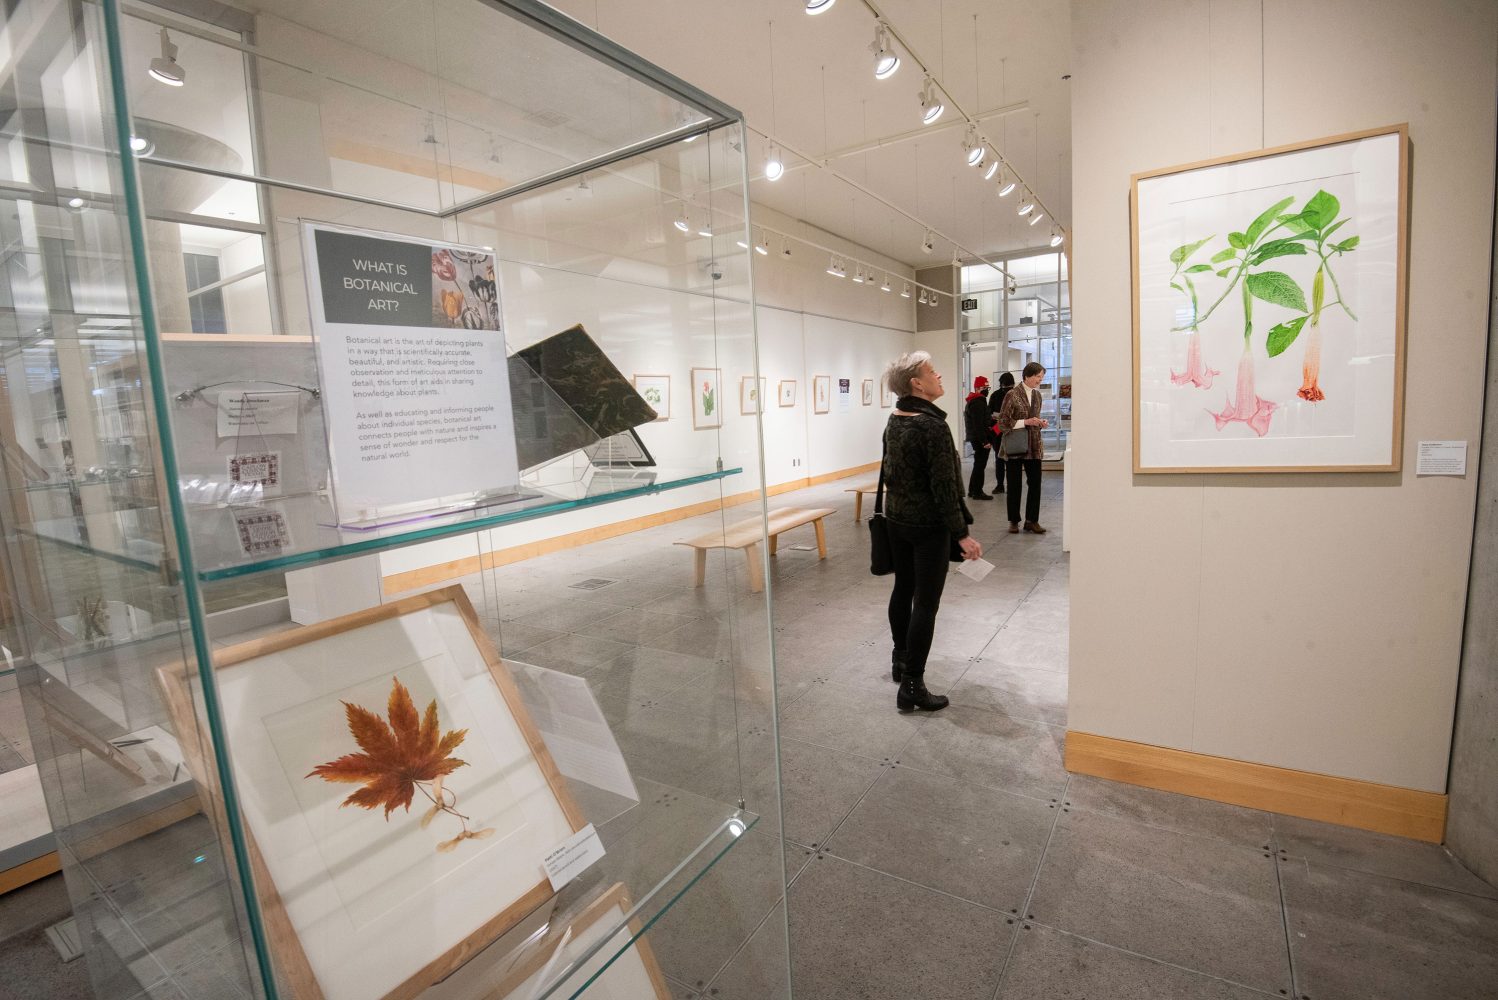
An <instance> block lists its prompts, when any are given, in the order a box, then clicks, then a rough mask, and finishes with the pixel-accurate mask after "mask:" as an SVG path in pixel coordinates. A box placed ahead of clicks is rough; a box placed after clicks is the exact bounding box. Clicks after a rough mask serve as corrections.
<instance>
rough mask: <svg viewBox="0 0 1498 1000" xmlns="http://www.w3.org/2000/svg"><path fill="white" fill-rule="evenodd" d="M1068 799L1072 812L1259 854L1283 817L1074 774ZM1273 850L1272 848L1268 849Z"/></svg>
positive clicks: (1067, 794)
mask: <svg viewBox="0 0 1498 1000" xmlns="http://www.w3.org/2000/svg"><path fill="white" fill-rule="evenodd" d="M1066 800H1067V801H1068V802H1069V803H1071V807H1072V808H1073V809H1081V810H1086V811H1091V812H1101V813H1107V814H1108V815H1109V816H1116V817H1118V818H1120V819H1127V820H1132V821H1134V822H1136V823H1143V824H1145V825H1146V826H1156V827H1162V828H1164V829H1167V830H1175V831H1178V832H1180V833H1193V834H1197V835H1199V836H1203V837H1215V838H1217V839H1218V840H1227V841H1231V842H1233V843H1235V844H1238V845H1240V846H1242V847H1249V848H1255V849H1257V850H1259V851H1261V852H1262V851H1263V850H1264V849H1265V847H1266V846H1269V845H1272V843H1273V841H1272V839H1271V838H1272V836H1273V828H1274V825H1275V823H1276V822H1277V821H1278V820H1279V819H1281V818H1282V817H1276V816H1272V815H1271V814H1269V813H1266V812H1260V811H1259V810H1257V809H1245V808H1243V807H1242V806H1234V805H1228V804H1227V803H1225V802H1213V801H1211V800H1210V799H1197V798H1192V797H1191V796H1189V795H1177V794H1175V793H1174V792H1162V791H1160V790H1158V789H1154V788H1141V787H1139V786H1138V785H1126V784H1123V783H1121V782H1117V781H1108V780H1106V779H1104V778H1093V777H1090V776H1088V775H1085V774H1074V775H1072V779H1071V784H1070V785H1068V786H1067V787H1066ZM1269 849H1270V850H1273V847H1272V846H1269Z"/></svg>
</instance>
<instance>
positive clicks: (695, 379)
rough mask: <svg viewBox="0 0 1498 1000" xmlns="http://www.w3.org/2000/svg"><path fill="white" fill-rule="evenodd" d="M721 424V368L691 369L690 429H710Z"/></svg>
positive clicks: (716, 427)
mask: <svg viewBox="0 0 1498 1000" xmlns="http://www.w3.org/2000/svg"><path fill="white" fill-rule="evenodd" d="M722 426H723V370H722V369H721V368H693V369H692V430H694V431H711V430H716V429H718V428H719V427H722Z"/></svg>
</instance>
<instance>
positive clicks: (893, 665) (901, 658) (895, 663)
mask: <svg viewBox="0 0 1498 1000" xmlns="http://www.w3.org/2000/svg"><path fill="white" fill-rule="evenodd" d="M889 676H890V678H891V679H892V680H893V681H894V682H895V683H896V684H898V683H900V681H901V679H903V678H904V676H905V651H904V650H903V649H895V650H891V651H890V654H889Z"/></svg>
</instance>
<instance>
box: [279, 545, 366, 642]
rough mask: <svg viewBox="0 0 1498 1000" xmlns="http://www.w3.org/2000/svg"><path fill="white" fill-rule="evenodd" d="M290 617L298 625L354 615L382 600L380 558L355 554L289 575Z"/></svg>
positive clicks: (288, 600) (287, 595) (292, 571)
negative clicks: (348, 557) (350, 557)
mask: <svg viewBox="0 0 1498 1000" xmlns="http://www.w3.org/2000/svg"><path fill="white" fill-rule="evenodd" d="M286 598H287V603H288V604H289V605H290V609H291V620H292V621H294V622H296V623H297V624H298V625H315V624H316V623H317V622H323V621H327V620H328V619H329V618H337V617H339V616H340V615H347V614H353V613H354V612H355V611H362V610H363V609H365V608H372V607H374V606H375V605H377V604H379V603H380V601H381V594H380V557H379V556H378V555H368V556H355V557H354V558H352V559H341V560H339V561H338V562H331V563H324V564H323V565H321V566H314V567H312V568H311V569H295V570H291V571H289V572H288V573H287V574H286Z"/></svg>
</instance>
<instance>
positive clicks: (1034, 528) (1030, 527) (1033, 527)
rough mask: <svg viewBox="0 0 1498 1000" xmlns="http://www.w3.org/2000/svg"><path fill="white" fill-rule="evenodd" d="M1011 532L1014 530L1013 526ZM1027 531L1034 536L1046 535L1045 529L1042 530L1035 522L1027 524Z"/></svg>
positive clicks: (1027, 522)
mask: <svg viewBox="0 0 1498 1000" xmlns="http://www.w3.org/2000/svg"><path fill="white" fill-rule="evenodd" d="M1010 530H1013V528H1012V526H1011V529H1010ZM1025 530H1026V531H1028V532H1030V533H1031V534H1032V535H1043V534H1045V529H1044V528H1042V527H1041V526H1040V525H1038V524H1036V523H1035V522H1034V521H1026V522H1025Z"/></svg>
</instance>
